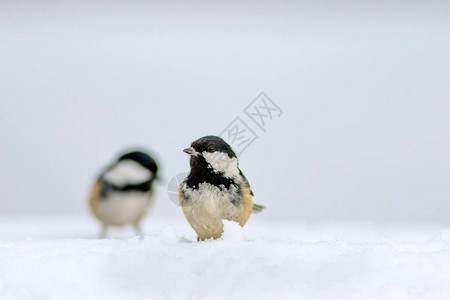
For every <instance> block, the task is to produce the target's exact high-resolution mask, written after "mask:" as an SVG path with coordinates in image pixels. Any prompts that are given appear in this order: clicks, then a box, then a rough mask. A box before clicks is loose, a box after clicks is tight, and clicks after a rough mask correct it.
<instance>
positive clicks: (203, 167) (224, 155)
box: [179, 136, 265, 240]
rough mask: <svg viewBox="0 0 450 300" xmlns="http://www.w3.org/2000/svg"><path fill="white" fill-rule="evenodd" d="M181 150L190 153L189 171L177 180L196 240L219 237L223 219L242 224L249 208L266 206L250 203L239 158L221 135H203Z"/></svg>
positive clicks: (250, 196) (248, 191)
mask: <svg viewBox="0 0 450 300" xmlns="http://www.w3.org/2000/svg"><path fill="white" fill-rule="evenodd" d="M183 151H184V152H186V153H187V154H189V155H190V166H191V172H190V173H189V175H188V176H187V177H186V179H185V180H184V181H183V182H182V183H181V184H180V188H179V197H180V205H181V207H182V208H183V213H184V215H185V217H186V219H187V221H188V222H189V224H190V225H191V227H192V228H193V229H194V230H195V232H196V233H197V239H198V240H205V239H210V238H214V239H217V238H219V237H221V236H222V233H223V223H222V220H229V221H234V222H237V223H239V224H240V225H241V226H244V225H245V223H247V220H248V219H249V218H250V214H251V213H252V212H260V211H262V210H263V209H264V208H265V207H264V206H261V205H258V204H253V200H252V197H253V191H252V190H251V188H250V184H249V182H248V181H247V178H245V176H244V173H242V171H241V170H240V169H239V162H238V158H237V156H236V154H235V153H234V151H233V150H232V149H231V147H230V145H228V144H227V143H226V142H225V141H224V140H222V139H221V138H220V137H217V136H205V137H202V138H200V139H198V140H196V141H194V142H193V143H192V144H191V147H190V148H187V149H184V150H183Z"/></svg>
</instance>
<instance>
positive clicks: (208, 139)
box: [183, 135, 239, 177]
mask: <svg viewBox="0 0 450 300" xmlns="http://www.w3.org/2000/svg"><path fill="white" fill-rule="evenodd" d="M183 151H184V152H186V153H187V154H189V155H190V156H191V159H190V165H191V173H192V172H197V173H198V172H202V171H207V170H211V171H212V172H214V173H221V174H222V175H223V176H225V177H232V176H235V175H236V174H237V173H238V172H239V166H238V159H237V156H236V154H235V153H234V151H233V149H231V147H230V145H228V144H227V143H226V142H225V141H224V140H223V139H221V138H220V137H218V136H213V135H208V136H204V137H202V138H199V139H198V140H196V141H194V142H192V144H191V147H190V148H186V149H184V150H183Z"/></svg>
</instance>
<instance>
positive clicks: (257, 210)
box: [253, 203, 266, 213]
mask: <svg viewBox="0 0 450 300" xmlns="http://www.w3.org/2000/svg"><path fill="white" fill-rule="evenodd" d="M264 208H266V207H265V206H262V205H259V204H256V203H255V204H253V212H254V213H260V212H262V210H263V209H264Z"/></svg>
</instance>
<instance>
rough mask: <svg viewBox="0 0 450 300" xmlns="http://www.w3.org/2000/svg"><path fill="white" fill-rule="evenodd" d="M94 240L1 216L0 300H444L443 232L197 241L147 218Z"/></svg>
mask: <svg viewBox="0 0 450 300" xmlns="http://www.w3.org/2000/svg"><path fill="white" fill-rule="evenodd" d="M144 225H145V226H144V229H145V230H146V232H147V235H146V236H145V238H144V239H143V240H141V239H139V238H137V237H131V236H132V232H133V231H132V229H131V228H127V229H123V230H121V229H116V230H113V231H112V237H114V239H112V238H111V239H106V240H97V239H94V237H95V236H96V235H97V230H98V229H99V228H98V224H96V223H95V222H94V221H93V220H92V219H84V218H72V219H71V218H64V219H47V220H44V219H32V218H31V219H11V218H2V219H0V299H187V298H191V299H243V298H247V299H449V297H450V234H449V233H450V231H449V230H448V229H445V228H437V227H400V226H397V227H395V226H390V227H388V226H385V227H380V226H378V227H374V226H369V225H362V224H337V223H336V224H332V223H328V224H301V223H270V222H267V221H264V222H263V221H262V218H260V217H259V216H255V217H254V218H253V219H251V220H250V221H249V223H248V226H246V227H245V228H244V229H243V230H242V229H241V228H239V226H236V224H233V223H230V222H227V223H226V224H225V234H224V238H223V239H222V240H217V241H206V242H200V243H197V242H195V235H194V234H193V231H192V229H190V228H189V226H188V224H187V223H186V222H185V221H184V220H183V219H181V218H180V219H155V218H148V221H147V222H146V223H145V224H144Z"/></svg>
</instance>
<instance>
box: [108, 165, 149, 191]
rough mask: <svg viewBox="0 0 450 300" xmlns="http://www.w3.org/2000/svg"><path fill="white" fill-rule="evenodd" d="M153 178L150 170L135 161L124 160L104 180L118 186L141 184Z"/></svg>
mask: <svg viewBox="0 0 450 300" xmlns="http://www.w3.org/2000/svg"><path fill="white" fill-rule="evenodd" d="M151 176H153V174H152V172H150V170H148V169H146V168H144V167H143V166H141V165H140V164H139V163H137V162H135V161H133V160H128V159H125V160H122V161H120V162H118V163H117V165H115V166H114V167H113V168H112V169H111V170H109V171H108V172H106V173H105V175H104V179H105V180H107V181H109V182H111V183H113V184H115V185H118V186H124V185H127V184H139V183H142V182H144V181H147V180H149V179H150V178H151Z"/></svg>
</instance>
